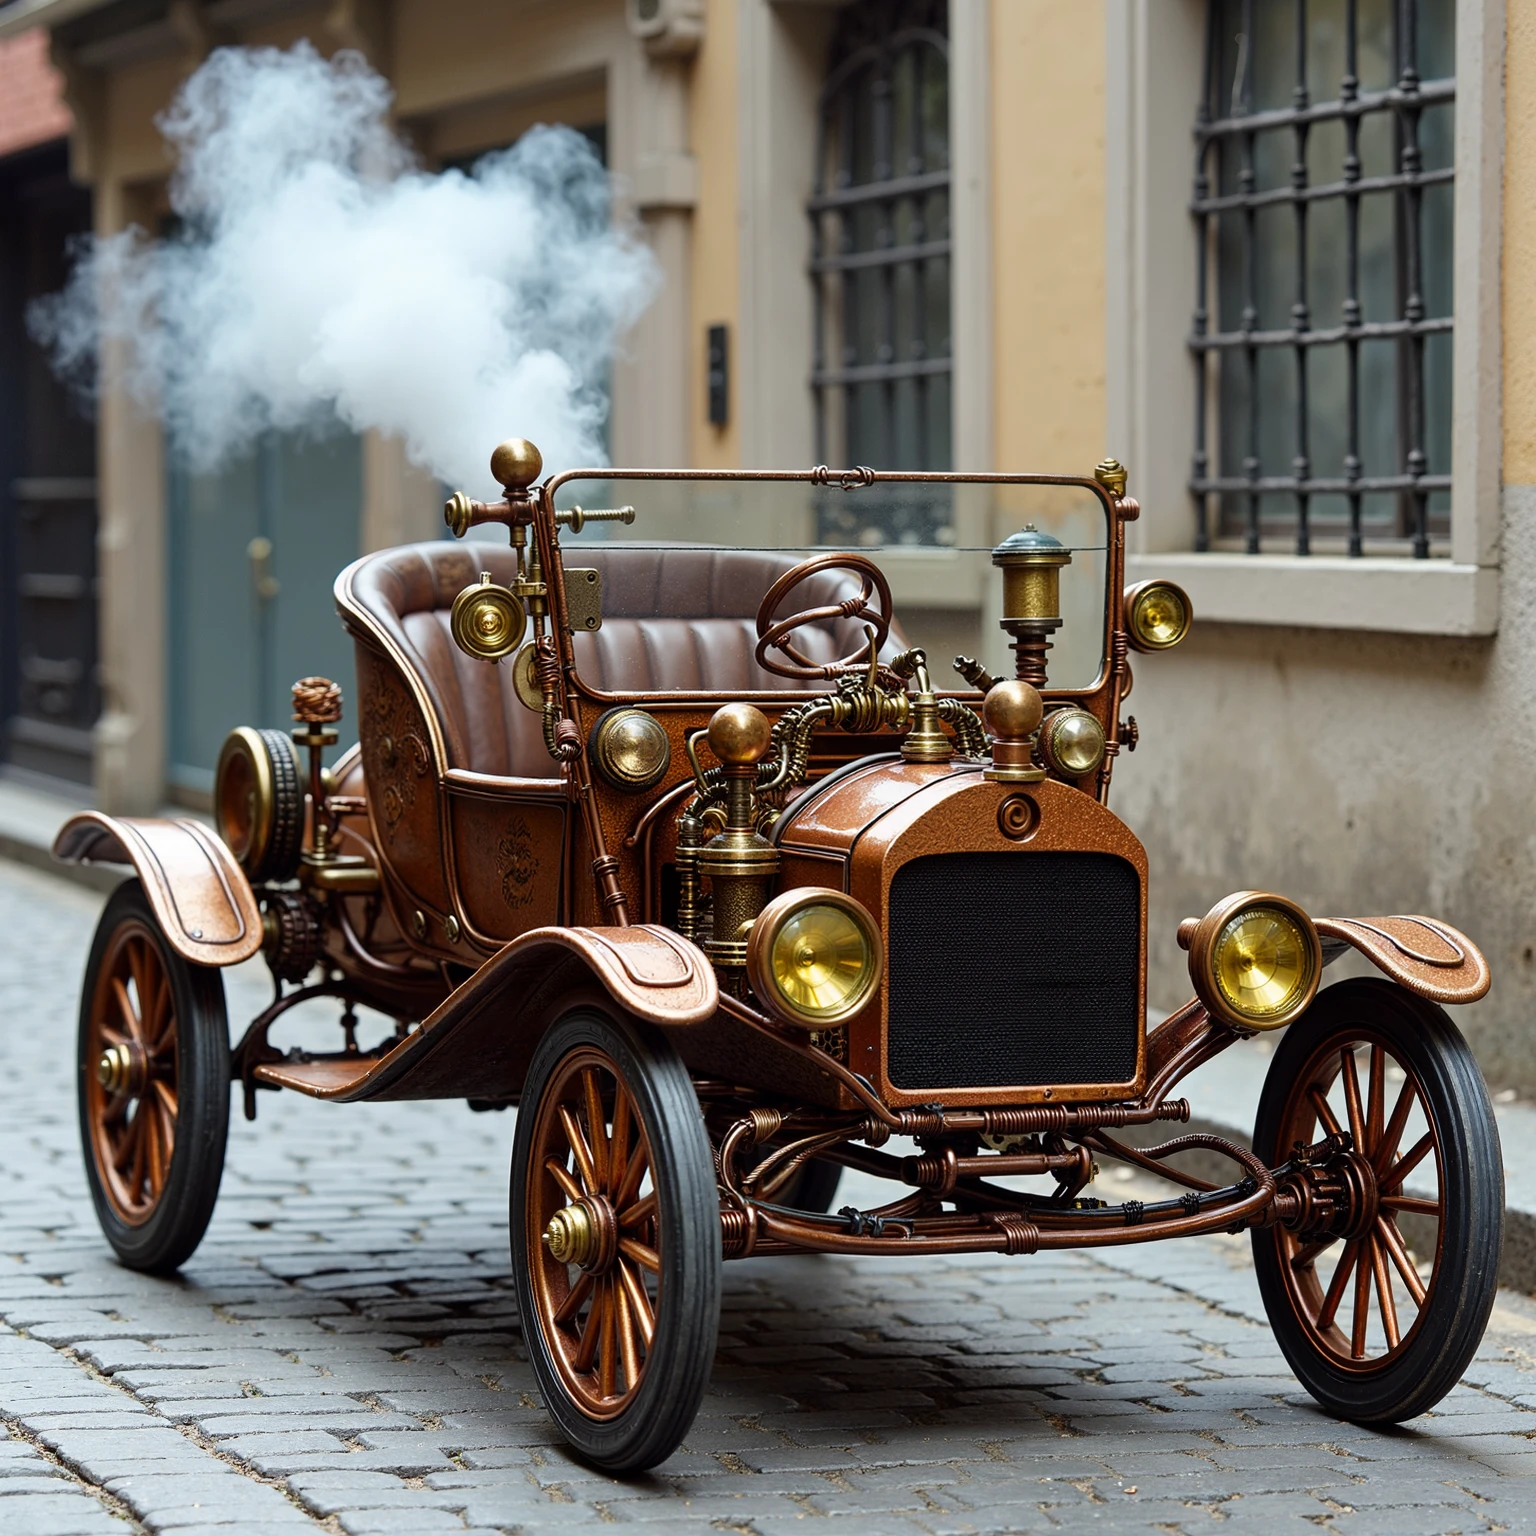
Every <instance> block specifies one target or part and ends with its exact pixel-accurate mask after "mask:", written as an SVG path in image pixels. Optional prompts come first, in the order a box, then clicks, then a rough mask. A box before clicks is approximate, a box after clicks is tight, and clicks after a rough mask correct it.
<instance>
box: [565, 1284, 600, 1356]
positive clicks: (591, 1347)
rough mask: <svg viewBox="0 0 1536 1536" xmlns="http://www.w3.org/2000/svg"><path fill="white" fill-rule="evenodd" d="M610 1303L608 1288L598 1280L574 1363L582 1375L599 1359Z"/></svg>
mask: <svg viewBox="0 0 1536 1536" xmlns="http://www.w3.org/2000/svg"><path fill="white" fill-rule="evenodd" d="M607 1302H608V1287H607V1286H606V1285H605V1284H604V1283H603V1281H602V1280H598V1281H597V1282H596V1284H595V1287H594V1294H593V1297H592V1306H591V1309H590V1310H589V1311H588V1313H587V1323H586V1327H584V1328H583V1329H582V1330H581V1343H580V1344H579V1345H578V1346H577V1349H576V1358H575V1360H574V1361H572V1364H573V1365H574V1366H575V1368H576V1370H577V1371H578V1372H580V1373H582V1374H585V1373H586V1372H587V1371H590V1370H591V1369H592V1362H593V1361H594V1360H595V1359H596V1358H597V1346H598V1341H599V1340H600V1339H601V1338H602V1333H603V1316H604V1309H605V1308H606V1306H607Z"/></svg>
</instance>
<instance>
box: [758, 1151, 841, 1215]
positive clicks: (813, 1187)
mask: <svg viewBox="0 0 1536 1536" xmlns="http://www.w3.org/2000/svg"><path fill="white" fill-rule="evenodd" d="M842 1177H843V1170H842V1168H841V1167H840V1166H839V1165H838V1164H837V1163H829V1162H827V1160H826V1159H825V1158H821V1157H813V1158H812V1159H811V1160H810V1161H809V1162H808V1163H806V1164H804V1165H803V1166H802V1167H801V1168H800V1169H799V1170H798V1171H797V1172H796V1174H795V1176H794V1178H792V1179H791V1180H790V1181H789V1183H788V1184H787V1185H785V1187H784V1188H783V1189H782V1190H781V1191H780V1192H779V1193H778V1194H776V1195H775V1196H774V1197H773V1204H775V1205H787V1206H789V1207H791V1208H792V1209H793V1210H797V1211H814V1212H816V1213H817V1214H818V1215H825V1214H826V1213H827V1212H828V1211H830V1210H831V1209H832V1202H833V1201H834V1200H835V1199H836V1198H837V1186H838V1184H839V1183H840V1182H841V1181H842Z"/></svg>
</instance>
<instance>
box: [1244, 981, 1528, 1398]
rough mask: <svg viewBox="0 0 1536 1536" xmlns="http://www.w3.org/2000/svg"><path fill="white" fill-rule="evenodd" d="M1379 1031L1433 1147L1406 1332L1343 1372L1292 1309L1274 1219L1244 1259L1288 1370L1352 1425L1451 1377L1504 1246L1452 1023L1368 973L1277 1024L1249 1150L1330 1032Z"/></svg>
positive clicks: (1473, 1334)
mask: <svg viewBox="0 0 1536 1536" xmlns="http://www.w3.org/2000/svg"><path fill="white" fill-rule="evenodd" d="M1362 1030H1368V1031H1370V1032H1372V1033H1374V1034H1376V1035H1378V1036H1380V1037H1381V1038H1382V1039H1383V1040H1384V1041H1385V1042H1386V1043H1387V1044H1388V1045H1389V1046H1390V1049H1391V1052H1392V1054H1394V1055H1395V1056H1397V1058H1398V1059H1399V1061H1400V1062H1402V1063H1403V1064H1404V1065H1406V1066H1407V1067H1408V1068H1409V1069H1410V1070H1411V1071H1412V1072H1413V1073H1414V1075H1415V1076H1416V1077H1417V1078H1418V1080H1419V1083H1420V1085H1421V1086H1422V1099H1423V1109H1424V1113H1425V1114H1426V1116H1427V1117H1428V1119H1429V1121H1430V1123H1431V1125H1432V1127H1433V1130H1434V1132H1435V1135H1436V1138H1437V1139H1438V1141H1439V1144H1440V1147H1441V1148H1442V1149H1443V1151H1442V1167H1441V1173H1440V1195H1441V1199H1442V1201H1443V1216H1442V1221H1441V1226H1442V1234H1441V1242H1440V1253H1439V1259H1438V1261H1437V1266H1436V1268H1435V1271H1434V1274H1433V1278H1432V1280H1431V1282H1430V1286H1429V1294H1428V1296H1427V1297H1426V1299H1425V1303H1424V1307H1423V1309H1422V1310H1421V1312H1420V1315H1419V1318H1418V1322H1417V1328H1416V1332H1414V1333H1411V1334H1409V1335H1407V1336H1406V1337H1405V1339H1404V1341H1403V1344H1402V1345H1401V1346H1400V1348H1399V1349H1398V1350H1397V1351H1396V1352H1395V1358H1388V1359H1386V1360H1384V1361H1383V1363H1382V1364H1381V1366H1380V1367H1379V1368H1377V1369H1375V1370H1346V1369H1343V1368H1341V1366H1340V1365H1339V1364H1338V1363H1337V1362H1336V1361H1335V1360H1334V1359H1333V1358H1332V1357H1331V1356H1330V1355H1329V1354H1328V1352H1327V1351H1326V1350H1324V1349H1323V1348H1322V1347H1321V1346H1320V1344H1319V1343H1318V1341H1317V1339H1316V1337H1315V1335H1314V1334H1313V1332H1312V1329H1311V1326H1310V1325H1309V1324H1308V1323H1307V1322H1306V1321H1305V1320H1304V1319H1302V1318H1300V1317H1298V1316H1297V1314H1296V1311H1295V1307H1294V1305H1293V1303H1292V1300H1291V1297H1290V1294H1289V1292H1288V1290H1287V1287H1286V1281H1285V1278H1284V1274H1283V1272H1282V1264H1283V1262H1284V1260H1283V1256H1282V1253H1281V1247H1280V1240H1279V1236H1278V1232H1277V1230H1276V1229H1270V1230H1259V1231H1255V1232H1254V1233H1253V1256H1254V1267H1255V1268H1256V1270H1257V1271H1258V1280H1259V1290H1260V1292H1261V1294H1262V1295H1263V1298H1264V1306H1265V1310H1266V1312H1267V1313H1268V1315H1269V1320H1270V1325H1271V1326H1272V1327H1273V1329H1274V1332H1275V1337H1276V1339H1277V1341H1278V1342H1279V1344H1280V1348H1281V1350H1282V1351H1283V1352H1284V1354H1285V1358H1286V1359H1287V1360H1288V1361H1289V1362H1290V1366H1291V1369H1292V1370H1293V1371H1295V1373H1296V1376H1297V1379H1298V1380H1299V1381H1300V1382H1301V1384H1302V1386H1304V1387H1305V1388H1306V1389H1307V1391H1308V1392H1309V1393H1311V1395H1312V1396H1313V1397H1314V1398H1316V1399H1317V1401H1318V1403H1319V1404H1321V1406H1322V1407H1323V1408H1325V1409H1326V1410H1327V1411H1328V1412H1329V1413H1331V1414H1333V1415H1334V1416H1335V1417H1337V1418H1340V1419H1346V1420H1350V1421H1352V1422H1354V1423H1357V1424H1397V1423H1401V1422H1403V1421H1404V1420H1406V1419H1411V1418H1414V1417H1416V1416H1417V1415H1419V1414H1421V1413H1424V1412H1425V1411H1427V1410H1428V1409H1430V1408H1432V1407H1433V1406H1434V1405H1435V1404H1436V1403H1438V1402H1439V1401H1440V1399H1441V1398H1443V1397H1444V1396H1445V1395H1446V1393H1447V1392H1449V1391H1450V1390H1451V1388H1452V1387H1454V1386H1455V1385H1456V1384H1457V1382H1459V1381H1460V1380H1461V1377H1462V1373H1463V1372H1464V1371H1465V1370H1466V1368H1467V1365H1468V1364H1469V1362H1470V1361H1471V1359H1472V1356H1473V1354H1474V1353H1475V1352H1476V1350H1477V1346H1478V1344H1479V1342H1480V1341H1481V1340H1482V1337H1483V1332H1484V1330H1485V1328H1486V1327H1487V1325H1488V1317H1489V1314H1490V1312H1491V1311H1492V1310H1493V1303H1494V1297H1495V1293H1496V1292H1497V1289H1498V1276H1499V1260H1500V1257H1501V1254H1502V1252H1503V1244H1504V1164H1503V1159H1502V1156H1501V1153H1500V1150H1499V1133H1498V1127H1497V1124H1496V1122H1495V1120H1494V1115H1493V1105H1492V1104H1491V1103H1490V1101H1489V1098H1488V1089H1487V1086H1486V1085H1485V1083H1484V1082H1483V1077H1482V1073H1481V1072H1480V1071H1479V1070H1478V1067H1477V1063H1476V1061H1475V1060H1474V1059H1473V1056H1472V1052H1471V1050H1470V1048H1469V1047H1468V1045H1467V1042H1466V1040H1465V1039H1464V1038H1463V1037H1462V1035H1461V1032H1460V1031H1459V1030H1458V1029H1457V1028H1456V1026H1455V1025H1454V1024H1452V1023H1451V1021H1450V1019H1449V1018H1447V1017H1446V1015H1445V1012H1444V1011H1443V1010H1442V1009H1440V1008H1438V1007H1436V1006H1435V1005H1434V1004H1433V1003H1430V1002H1426V1001H1425V1000H1424V999H1422V998H1419V997H1416V996H1415V995H1414V994H1413V993H1411V992H1408V991H1407V990H1406V989H1405V988H1403V987H1400V986H1398V985H1397V984H1396V983H1394V982H1390V981H1387V980H1384V979H1379V978H1375V977H1371V978H1361V979H1356V980H1350V981H1343V982H1339V983H1337V984H1336V985H1334V986H1332V987H1329V988H1328V989H1327V990H1326V991H1323V992H1320V993H1319V994H1318V996H1317V999H1316V1001H1315V1002H1314V1003H1313V1004H1312V1006H1311V1007H1310V1008H1309V1009H1308V1010H1307V1012H1306V1014H1304V1015H1303V1016H1302V1018H1301V1019H1299V1020H1298V1021H1297V1022H1296V1023H1294V1024H1292V1025H1291V1026H1290V1027H1289V1028H1288V1029H1287V1030H1286V1032H1285V1037H1284V1038H1283V1039H1282V1040H1281V1042H1280V1045H1279V1048H1278V1049H1277V1050H1276V1052H1275V1055H1274V1059H1273V1061H1272V1062H1271V1063H1270V1068H1269V1073H1268V1075H1267V1077H1266V1078H1265V1081H1264V1090H1263V1093H1262V1095H1261V1097H1260V1101H1259V1113H1258V1119H1257V1123H1256V1125H1255V1129H1254V1138H1253V1146H1254V1151H1255V1152H1256V1153H1258V1155H1259V1156H1260V1157H1261V1158H1262V1159H1263V1160H1264V1161H1265V1163H1266V1164H1267V1165H1269V1166H1270V1167H1275V1166H1277V1165H1278V1163H1279V1162H1280V1161H1282V1160H1283V1159H1284V1158H1285V1157H1287V1156H1288V1155H1289V1153H1290V1148H1289V1147H1283V1148H1282V1147H1279V1146H1277V1145H1276V1142H1277V1139H1278V1137H1279V1136H1280V1134H1281V1125H1280V1120H1281V1117H1282V1115H1283V1114H1284V1107H1285V1101H1286V1098H1287V1095H1288V1093H1289V1090H1290V1087H1291V1085H1292V1083H1293V1081H1294V1080H1295V1079H1296V1077H1297V1075H1298V1074H1300V1073H1301V1072H1302V1071H1303V1070H1304V1068H1305V1066H1306V1063H1307V1062H1308V1061H1309V1060H1310V1059H1312V1057H1313V1055H1314V1053H1315V1052H1316V1051H1318V1050H1319V1049H1320V1048H1322V1047H1324V1046H1326V1044H1327V1042H1328V1040H1329V1038H1330V1037H1335V1038H1337V1039H1338V1040H1339V1041H1340V1043H1341V1044H1343V1043H1344V1042H1345V1041H1347V1040H1348V1039H1350V1038H1352V1037H1358V1036H1359V1034H1360V1032H1361V1031H1362Z"/></svg>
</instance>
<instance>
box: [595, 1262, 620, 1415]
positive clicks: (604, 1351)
mask: <svg viewBox="0 0 1536 1536" xmlns="http://www.w3.org/2000/svg"><path fill="white" fill-rule="evenodd" d="M615 1289H616V1287H615V1286H614V1283H613V1276H612V1275H604V1276H603V1303H602V1305H603V1319H602V1322H603V1336H602V1342H601V1344H600V1345H599V1347H598V1352H597V1390H598V1395H599V1396H601V1397H612V1396H613V1391H614V1387H615V1385H616V1384H617V1375H618V1364H619V1351H618V1342H619V1339H618V1334H619V1307H618V1298H617V1296H616V1295H615V1294H614V1292H615Z"/></svg>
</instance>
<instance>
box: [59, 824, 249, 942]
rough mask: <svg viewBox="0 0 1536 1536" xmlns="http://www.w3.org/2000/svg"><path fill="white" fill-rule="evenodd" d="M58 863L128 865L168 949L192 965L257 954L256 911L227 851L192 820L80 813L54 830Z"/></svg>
mask: <svg viewBox="0 0 1536 1536" xmlns="http://www.w3.org/2000/svg"><path fill="white" fill-rule="evenodd" d="M53 856H54V858H56V859H58V860H59V861H60V862H61V863H64V864H129V865H132V866H133V869H134V872H135V873H136V874H137V875H138V877H139V881H140V883H141V884H142V885H143V887H144V894H145V895H146V896H148V897H149V904H150V906H151V907H152V908H153V909H154V914H155V917H156V918H157V919H158V921H159V923H160V928H161V930H162V932H163V933H164V934H165V937H166V940H167V941H168V942H169V944H170V946H171V948H172V949H174V950H175V951H176V953H177V954H179V955H180V956H182V958H183V959H185V960H189V961H191V963H192V964H193V965H219V966H222V965H238V964H239V963H240V962H241V961H242V960H249V959H250V958H251V956H252V955H254V954H255V953H256V951H257V950H259V949H260V948H261V937H262V935H261V912H260V910H259V909H258V908H257V905H256V898H255V896H254V895H253V894H252V892H251V885H250V881H248V880H247V879H246V878H245V872H244V871H243V870H242V869H241V868H240V866H239V865H238V864H237V863H236V862H235V860H234V856H233V855H232V854H231V853H230V851H229V849H228V848H226V847H225V846H224V844H223V843H221V842H220V841H219V839H218V838H217V837H215V836H214V835H213V833H211V832H210V831H209V830H208V829H207V828H206V827H204V826H200V825H199V824H198V823H197V822H195V821H183V820H177V821H167V820H162V819H161V818H158V817H138V816H105V815H103V814H102V813H101V812H100V811H82V812H80V814H79V815H77V816H71V817H70V818H69V820H68V821H66V822H65V823H64V825H63V826H62V827H60V828H59V835H58V836H57V837H56V838H54V840H53Z"/></svg>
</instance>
